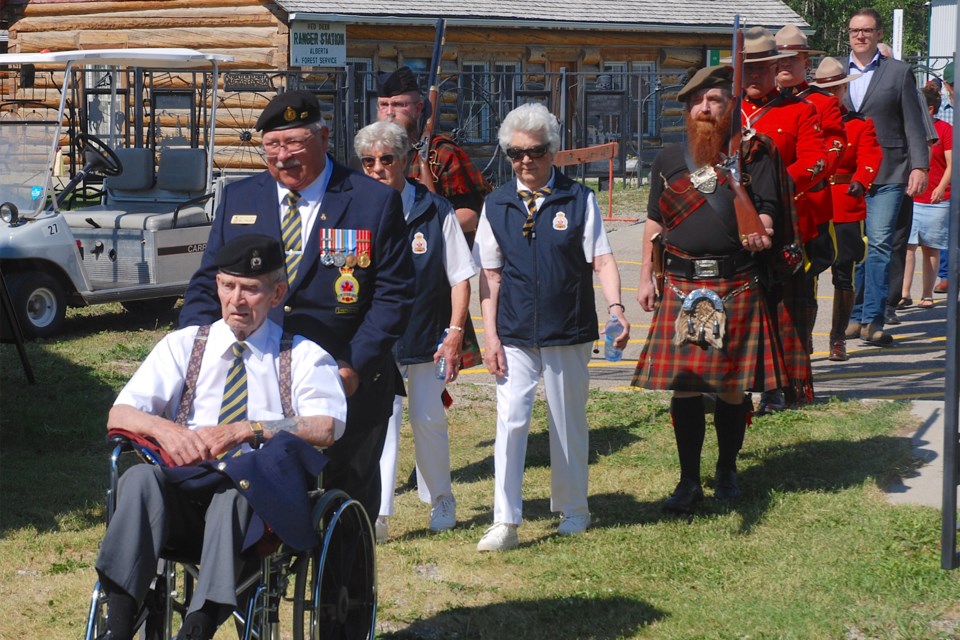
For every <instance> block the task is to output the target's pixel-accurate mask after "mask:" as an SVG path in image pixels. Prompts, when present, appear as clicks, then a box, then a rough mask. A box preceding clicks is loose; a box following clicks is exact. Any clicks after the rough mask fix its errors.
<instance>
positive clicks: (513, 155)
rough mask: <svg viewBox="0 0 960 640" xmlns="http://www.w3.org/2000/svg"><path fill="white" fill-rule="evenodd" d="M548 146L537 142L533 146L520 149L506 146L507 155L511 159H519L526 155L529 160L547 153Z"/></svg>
mask: <svg viewBox="0 0 960 640" xmlns="http://www.w3.org/2000/svg"><path fill="white" fill-rule="evenodd" d="M549 148H550V146H549V145H546V144H538V145H537V146H535V147H530V148H529V149H521V148H520V147H507V157H508V158H510V159H511V160H520V159H522V158H523V156H527V157H528V158H530V159H531V160H539V159H540V158H542V157H543V156H545V155H547V150H548V149H549Z"/></svg>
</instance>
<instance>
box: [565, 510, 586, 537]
mask: <svg viewBox="0 0 960 640" xmlns="http://www.w3.org/2000/svg"><path fill="white" fill-rule="evenodd" d="M589 526H590V514H589V513H584V514H581V515H578V516H568V515H564V516H563V520H561V521H560V526H559V527H557V534H558V535H561V536H575V535H577V534H580V533H583V532H584V531H586V530H587V527H589Z"/></svg>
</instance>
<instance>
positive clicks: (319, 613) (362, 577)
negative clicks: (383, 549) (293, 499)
mask: <svg viewBox="0 0 960 640" xmlns="http://www.w3.org/2000/svg"><path fill="white" fill-rule="evenodd" d="M313 519H314V523H315V526H316V527H317V530H318V531H319V532H320V536H321V540H322V545H321V546H320V547H319V548H316V549H312V550H310V551H309V552H306V553H303V554H301V555H300V556H299V557H298V558H297V560H296V562H295V569H296V579H295V582H294V601H293V637H294V640H334V639H336V640H361V639H364V638H368V639H372V638H373V634H374V629H375V626H376V616H377V581H376V575H377V574H376V571H377V568H376V559H375V557H374V553H375V544H374V533H373V527H372V526H371V525H370V519H369V518H368V517H367V513H366V511H365V510H364V509H363V506H361V505H360V503H359V502H356V501H355V500H351V499H350V497H349V496H348V495H347V494H346V493H344V492H343V491H339V490H331V491H327V492H325V493H324V494H323V496H322V497H321V498H320V500H319V501H318V502H317V504H316V506H315V507H314V511H313Z"/></svg>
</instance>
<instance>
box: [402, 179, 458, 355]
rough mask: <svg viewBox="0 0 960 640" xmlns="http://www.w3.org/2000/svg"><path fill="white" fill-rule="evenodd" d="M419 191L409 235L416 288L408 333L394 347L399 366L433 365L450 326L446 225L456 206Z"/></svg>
mask: <svg viewBox="0 0 960 640" xmlns="http://www.w3.org/2000/svg"><path fill="white" fill-rule="evenodd" d="M416 188H417V195H416V197H415V199H414V201H413V210H412V211H411V212H410V218H409V220H408V221H407V234H408V236H409V238H410V249H411V251H410V254H411V255H412V256H413V267H414V271H415V272H416V283H417V286H416V294H415V295H414V298H413V313H412V314H410V322H409V324H407V330H406V331H404V333H403V336H401V337H400V339H399V340H398V341H397V343H396V344H395V345H394V347H393V356H394V358H396V360H397V362H398V363H400V364H420V363H422V362H432V361H433V354H434V353H436V351H437V343H439V342H440V337H441V336H442V335H443V330H444V329H446V328H447V327H448V326H449V325H450V313H451V304H450V281H449V280H447V271H446V269H445V268H444V266H443V254H444V249H445V246H444V239H443V223H444V220H446V217H447V214H448V213H449V212H451V211H452V210H453V205H451V204H450V203H449V202H448V201H447V200H445V199H444V198H442V197H441V196H438V195H436V194H433V193H430V191H428V190H427V188H426V187H425V186H423V185H422V184H420V183H417V185H416Z"/></svg>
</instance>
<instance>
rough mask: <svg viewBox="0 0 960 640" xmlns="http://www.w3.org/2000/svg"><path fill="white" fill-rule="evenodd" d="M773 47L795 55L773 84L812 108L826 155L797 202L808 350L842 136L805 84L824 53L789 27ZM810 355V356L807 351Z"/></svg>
mask: <svg viewBox="0 0 960 640" xmlns="http://www.w3.org/2000/svg"><path fill="white" fill-rule="evenodd" d="M776 41H777V49H779V50H780V51H793V52H795V53H796V54H797V55H795V56H790V57H788V58H781V59H780V60H778V61H777V84H778V85H779V86H780V90H781V91H782V92H784V93H788V94H790V95H793V96H796V97H798V98H801V99H803V100H806V101H807V102H809V103H810V104H812V105H813V106H814V107H816V109H817V117H818V120H819V124H820V131H821V133H822V134H823V139H824V144H825V146H826V149H827V155H826V164H825V166H824V168H823V171H822V172H821V175H822V176H824V178H823V179H822V180H821V181H820V182H818V183H817V184H815V185H813V186H812V187H811V188H810V189H809V190H807V191H806V192H805V193H803V194H801V195H798V196H797V215H798V216H799V218H800V220H802V221H803V222H802V223H801V224H803V225H804V226H803V228H802V229H801V231H806V232H807V234H808V235H810V237H807V235H805V236H804V238H803V248H804V252H805V254H806V258H807V259H806V261H805V264H804V267H805V271H806V295H807V322H806V330H807V343H808V345H812V338H813V325H814V322H815V321H816V318H817V277H818V276H819V275H820V274H821V273H823V272H824V271H826V270H827V269H829V268H830V265H832V264H833V261H834V258H835V257H836V254H837V249H836V246H835V241H834V234H833V233H832V232H831V228H830V227H831V226H832V222H831V219H832V217H833V204H832V202H831V201H832V198H831V191H830V184H829V181H830V178H831V177H832V176H833V174H834V172H836V170H837V165H838V164H839V163H840V156H841V155H842V153H843V149H844V147H845V145H846V142H847V134H846V129H845V128H844V126H843V118H842V116H841V114H840V102H839V101H838V100H837V99H836V98H835V97H834V96H833V95H832V94H831V93H829V92H828V91H826V90H824V89H821V88H819V87H816V86H812V85H810V84H809V83H808V82H807V71H808V70H809V69H810V56H811V55H823V54H824V53H825V52H824V51H815V50H813V49H811V48H810V46H809V44H808V43H807V36H806V34H804V33H803V32H802V31H800V29H799V28H798V27H797V26H796V25H792V24H788V25H787V26H785V27H783V28H782V29H780V31H778V32H777V35H776ZM811 222H812V223H813V224H812V228H811ZM810 350H811V351H812V348H811V349H810Z"/></svg>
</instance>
